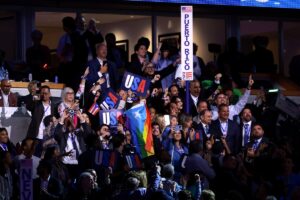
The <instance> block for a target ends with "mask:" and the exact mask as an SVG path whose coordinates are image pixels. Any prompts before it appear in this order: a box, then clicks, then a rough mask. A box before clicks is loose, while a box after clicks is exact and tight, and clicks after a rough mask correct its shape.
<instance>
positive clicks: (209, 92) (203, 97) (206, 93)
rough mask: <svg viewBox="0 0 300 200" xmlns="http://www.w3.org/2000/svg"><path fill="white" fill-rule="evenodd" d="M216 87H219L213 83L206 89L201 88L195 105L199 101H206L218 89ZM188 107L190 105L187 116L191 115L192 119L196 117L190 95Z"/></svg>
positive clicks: (195, 110)
mask: <svg viewBox="0 0 300 200" xmlns="http://www.w3.org/2000/svg"><path fill="white" fill-rule="evenodd" d="M218 86H219V85H218V84H216V83H215V82H214V83H213V85H212V86H211V87H210V88H208V89H204V88H201V91H200V95H199V96H198V101H197V104H198V102H199V101H200V100H206V99H208V97H209V96H210V95H212V94H213V92H214V91H215V90H216V89H217V88H218ZM184 101H185V102H186V98H184ZM189 105H190V111H189V114H191V115H192V116H193V117H195V116H196V115H198V112H197V107H196V106H195V104H194V101H193V99H192V97H191V94H190V98H189Z"/></svg>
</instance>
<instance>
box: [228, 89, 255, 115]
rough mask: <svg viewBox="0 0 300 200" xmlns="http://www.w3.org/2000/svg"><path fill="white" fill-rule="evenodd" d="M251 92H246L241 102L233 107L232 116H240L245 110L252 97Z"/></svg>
mask: <svg viewBox="0 0 300 200" xmlns="http://www.w3.org/2000/svg"><path fill="white" fill-rule="evenodd" d="M250 92H251V90H246V91H245V93H244V94H243V96H242V97H241V98H240V99H239V101H238V102H237V103H236V104H235V105H234V106H233V110H232V112H234V113H232V116H234V115H238V114H240V112H241V111H242V110H243V108H244V107H245V105H246V104H247V102H248V99H249V97H250Z"/></svg>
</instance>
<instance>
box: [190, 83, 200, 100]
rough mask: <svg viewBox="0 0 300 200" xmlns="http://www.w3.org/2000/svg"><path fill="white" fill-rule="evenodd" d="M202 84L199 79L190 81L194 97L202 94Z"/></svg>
mask: <svg viewBox="0 0 300 200" xmlns="http://www.w3.org/2000/svg"><path fill="white" fill-rule="evenodd" d="M200 91H201V86H200V82H199V81H198V80H193V81H191V83H190V93H191V95H193V96H194V97H198V96H199V95H200Z"/></svg>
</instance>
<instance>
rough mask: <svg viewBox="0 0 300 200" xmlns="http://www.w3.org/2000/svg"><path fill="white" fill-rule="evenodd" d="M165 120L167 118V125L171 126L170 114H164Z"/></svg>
mask: <svg viewBox="0 0 300 200" xmlns="http://www.w3.org/2000/svg"><path fill="white" fill-rule="evenodd" d="M164 120H165V125H166V126H169V125H170V115H164Z"/></svg>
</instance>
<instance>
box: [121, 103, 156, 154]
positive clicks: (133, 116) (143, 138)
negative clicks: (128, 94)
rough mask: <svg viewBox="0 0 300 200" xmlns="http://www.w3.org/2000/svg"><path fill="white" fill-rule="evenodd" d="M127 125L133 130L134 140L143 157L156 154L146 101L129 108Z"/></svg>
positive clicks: (137, 150)
mask: <svg viewBox="0 0 300 200" xmlns="http://www.w3.org/2000/svg"><path fill="white" fill-rule="evenodd" d="M124 114H125V115H126V126H127V128H128V129H129V130H130V132H131V137H132V142H133V145H134V146H135V148H136V152H137V153H138V155H139V156H140V157H141V158H145V157H148V156H151V155H153V154H154V147H153V139H152V129H151V117H150V112H149V110H148V108H147V107H146V105H145V104H144V103H141V104H137V105H135V106H133V107H132V108H130V109H129V110H127V111H126V112H125V113H124Z"/></svg>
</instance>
